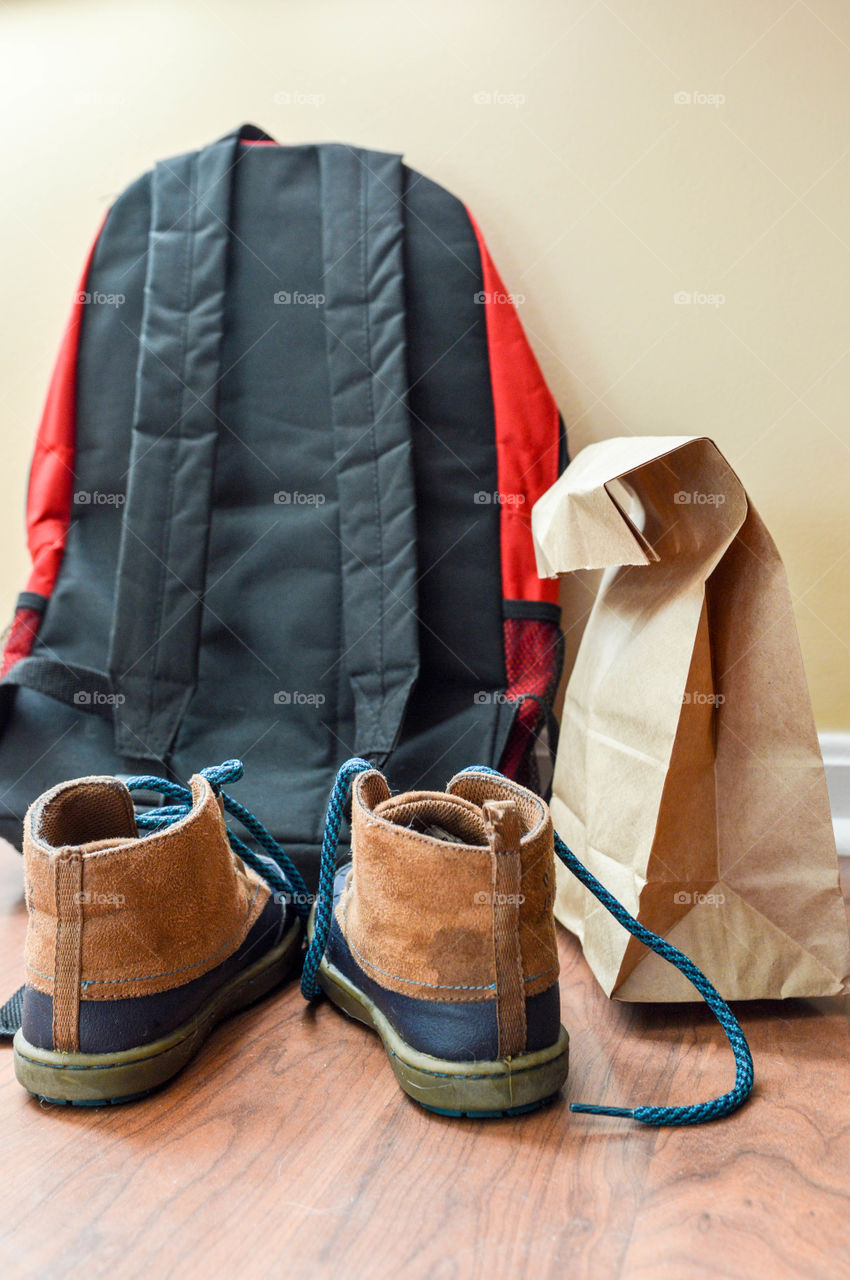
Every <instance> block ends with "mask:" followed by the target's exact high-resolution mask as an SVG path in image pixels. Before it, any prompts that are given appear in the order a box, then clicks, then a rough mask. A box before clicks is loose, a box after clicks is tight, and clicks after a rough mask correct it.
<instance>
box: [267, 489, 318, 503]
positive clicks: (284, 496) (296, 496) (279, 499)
mask: <svg viewBox="0 0 850 1280" xmlns="http://www.w3.org/2000/svg"><path fill="white" fill-rule="evenodd" d="M326 502H327V496H326V495H325V494H324V493H299V492H298V490H297V489H296V490H295V491H294V492H290V491H289V490H288V489H280V490H278V492H277V493H276V494H275V495H274V503H275V506H276V507H323V506H324V505H325V503H326Z"/></svg>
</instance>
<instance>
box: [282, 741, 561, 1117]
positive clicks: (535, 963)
mask: <svg viewBox="0 0 850 1280" xmlns="http://www.w3.org/2000/svg"><path fill="white" fill-rule="evenodd" d="M350 764H351V766H352V774H354V773H357V776H356V777H355V780H354V782H353V786H352V821H351V828H352V858H353V862H352V863H349V864H348V865H347V866H345V867H343V868H342V869H341V870H340V871H339V872H337V874H336V878H335V884H334V892H333V915H332V918H331V914H330V897H329V895H328V902H327V916H326V922H325V921H323V917H322V909H323V898H322V890H321V889H320V897H319V900H318V902H317V906H316V909H315V916H314V917H311V922H310V924H309V925H308V932H311V931H312V930H313V929H315V930H316V935H317V944H316V943H314V944H313V945H311V948H310V951H309V952H308V959H307V963H306V965H305V977H304V979H303V982H302V989H303V990H304V991H305V994H307V995H308V996H309V995H312V994H314V975H315V979H317V981H318V986H320V987H321V988H322V989H323V990H324V991H325V992H326V993H327V995H328V996H329V997H330V999H331V1000H332V1001H333V1002H334V1003H335V1004H337V1005H339V1007H340V1008H341V1009H343V1010H344V1011H345V1012H346V1013H348V1014H350V1015H351V1016H352V1017H353V1018H357V1019H358V1020H359V1021H360V1022H364V1023H366V1025H367V1026H370V1027H372V1028H374V1029H375V1030H376V1031H377V1032H378V1033H379V1035H380V1036H381V1039H382V1041H383V1043H384V1047H385V1049H386V1051H387V1054H388V1057H389V1059H390V1063H391V1065H392V1068H393V1071H394V1072H395V1075H396V1077H397V1079H398V1082H399V1084H400V1085H401V1087H402V1089H404V1090H405V1092H406V1093H408V1094H409V1095H410V1096H411V1097H412V1098H414V1099H415V1100H416V1101H417V1102H419V1103H421V1104H422V1105H423V1106H425V1107H427V1108H428V1109H430V1110H433V1111H438V1112H440V1113H443V1114H447V1115H471V1116H492V1115H510V1114H513V1113H516V1112H520V1111H527V1110H531V1109H533V1108H535V1107H537V1106H540V1105H541V1104H542V1103H544V1102H546V1101H548V1100H549V1099H550V1098H552V1097H553V1096H554V1095H555V1094H556V1093H557V1092H558V1090H559V1089H560V1088H561V1085H562V1084H563V1083H564V1081H565V1079H566V1076H567V1067H568V1037H567V1033H566V1031H565V1030H564V1029H563V1027H562V1026H561V1024H560V1002H559V992H558V952H557V947H556V943H555V928H554V917H553V914H552V905H553V900H554V893H555V867H554V852H553V832H552V820H551V818H550V816H549V810H548V808H547V806H546V805H545V804H544V802H543V801H542V800H541V799H540V798H539V797H538V796H536V795H534V794H533V793H532V792H530V791H527V790H525V788H523V787H520V786H518V785H516V784H515V783H512V782H509V781H508V780H507V779H505V778H502V777H499V776H494V775H492V774H490V773H488V772H486V771H483V770H482V771H481V772H477V771H467V772H464V773H461V774H459V775H458V776H457V777H455V778H454V779H453V780H452V781H451V782H450V783H449V785H448V787H447V789H446V791H445V792H428V791H414V792H408V793H406V794H403V795H397V796H391V795H390V790H389V787H388V786H387V783H386V781H385V779H384V778H383V776H382V775H381V774H380V773H378V772H377V771H376V770H374V769H372V770H369V771H368V772H362V771H360V772H358V770H361V769H364V768H365V765H364V762H362V761H352V762H350ZM337 808H338V809H340V811H341V806H339V805H338V806H337ZM337 826H338V815H335V812H334V801H333V799H332V801H331V810H330V811H329V829H330V831H331V837H330V839H329V841H328V854H329V857H330V860H331V861H330V865H331V866H332V860H333V856H334V854H335V845H336V835H335V834H334V832H335V828H336V827H337ZM322 935H323V936H322ZM322 953H323V954H322ZM319 955H321V956H322V958H321V962H319ZM314 962H315V963H314Z"/></svg>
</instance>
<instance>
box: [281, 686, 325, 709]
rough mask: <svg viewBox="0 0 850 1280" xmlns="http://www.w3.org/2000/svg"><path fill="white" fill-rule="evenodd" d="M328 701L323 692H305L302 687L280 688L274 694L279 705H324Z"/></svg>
mask: <svg viewBox="0 0 850 1280" xmlns="http://www.w3.org/2000/svg"><path fill="white" fill-rule="evenodd" d="M326 702H327V698H326V697H325V695H324V694H323V693H303V692H302V691H301V690H300V689H278V691H277V693H276V694H275V695H274V703H275V706H278V707H322V706H324V704H325V703H326Z"/></svg>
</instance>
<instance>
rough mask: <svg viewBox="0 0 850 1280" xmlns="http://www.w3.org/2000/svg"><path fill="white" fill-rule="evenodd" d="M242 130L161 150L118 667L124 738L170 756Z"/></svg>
mask: <svg viewBox="0 0 850 1280" xmlns="http://www.w3.org/2000/svg"><path fill="white" fill-rule="evenodd" d="M242 132H243V131H240V132H239V133H235V134H231V135H229V136H228V137H226V138H222V139H221V140H220V141H219V142H216V143H213V144H212V146H209V147H205V148H204V149H203V150H202V151H197V152H192V153H190V154H188V155H185V156H179V157H177V158H176V159H173V160H166V161H163V162H162V163H160V164H158V165H157V166H156V168H155V170H154V175H153V192H152V212H151V228H150V236H149V241H148V245H149V247H148V269H147V278H146V282H145V304H144V313H143V317H142V331H141V334H140V340H139V363H138V367H137V372H136V404H135V411H134V422H133V433H132V444H131V451H130V475H129V485H128V490H127V503H126V506H125V508H124V517H123V528H122V535H121V548H120V552H119V559H118V573H117V577H116V597H115V611H114V615H113V622H112V633H111V638H110V651H109V662H108V667H109V676H110V682H111V686H112V689H113V691H114V693H115V694H117V695H119V697H120V699H121V700H120V701H117V702H116V704H115V713H114V714H115V745H116V749H117V751H118V752H119V753H120V754H121V755H124V756H129V757H131V758H136V759H140V760H154V761H159V760H165V759H167V757H168V755H169V752H170V750H171V747H172V744H173V742H174V739H175V736H176V734H177V730H178V729H179V727H180V724H181V722H182V719H183V716H184V714H185V712H186V708H187V706H188V703H189V700H190V699H191V697H192V694H193V692H194V689H195V685H196V681H197V667H198V647H199V638H200V627H201V615H202V611H203V591H204V577H205V570H206V556H207V542H208V535H209V524H210V505H211V497H212V484H213V475H214V470H215V450H216V440H217V436H218V417H217V412H216V405H217V388H218V381H219V355H220V350H221V338H222V326H223V312H224V297H225V289H226V270H227V247H228V241H229V237H230V231H229V227H228V223H229V220H230V204H231V189H232V185H233V184H232V175H233V171H234V169H235V167H236V166H237V165H238V163H239V156H240V152H239V142H240V138H241V136H242Z"/></svg>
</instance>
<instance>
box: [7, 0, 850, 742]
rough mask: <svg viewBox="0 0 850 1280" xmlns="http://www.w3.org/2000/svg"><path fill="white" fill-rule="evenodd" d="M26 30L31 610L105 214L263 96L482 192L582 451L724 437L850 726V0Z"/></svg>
mask: <svg viewBox="0 0 850 1280" xmlns="http://www.w3.org/2000/svg"><path fill="white" fill-rule="evenodd" d="M0 47H2V59H3V62H2V67H3V70H2V77H0V96H2V98H3V99H4V101H3V102H2V111H0V127H2V130H3V149H2V154H3V161H4V163H3V176H4V183H3V198H2V202H0V255H2V275H0V278H2V283H3V291H4V295H5V296H4V311H5V315H6V316H7V317H8V318H9V319H8V320H7V323H6V325H5V329H4V337H5V340H4V342H3V344H2V388H1V390H2V397H3V405H4V411H3V429H2V433H0V451H2V452H0V484H2V493H3V497H4V499H5V501H4V503H3V505H2V508H0V521H2V524H0V533H2V537H3V549H4V554H3V557H2V562H0V605H2V607H3V610H4V611H5V612H7V613H8V612H9V610H10V609H11V605H12V601H13V598H14V595H15V592H16V590H17V588H18V585H19V584H20V583H21V582H22V580H23V579H24V577H25V575H26V566H27V561H26V555H25V551H24V543H23V534H22V495H23V489H24V483H25V477H26V471H27V465H28V456H29V452H30V447H31V441H32V436H33V431H34V428H35V424H36V422H37V418H38V414H39V412H40V407H41V400H42V397H43V393H44V389H45V386H46V383H47V378H48V374H49V370H50V367H51V364H52V360H53V356H54V353H55V348H56V345H57V342H58V339H59V335H60V331H61V328H62V325H63V323H64V319H65V315H66V311H67V305H68V301H69V299H70V297H71V294H72V291H73V288H74V285H75V282H76V278H77V274H78V272H79V269H80V266H81V263H82V260H83V257H84V254H85V252H86V249H87V247H88V244H89V241H90V239H91V236H92V235H93V233H94V231H95V229H96V227H97V225H98V223H99V221H100V218H101V216H102V213H103V211H104V210H105V209H106V207H107V206H108V204H109V202H110V201H111V200H112V198H113V197H114V196H115V194H116V193H117V192H118V191H119V190H120V189H121V188H122V186H123V185H124V184H125V183H126V182H128V181H129V180H130V179H132V178H133V177H135V176H136V174H137V173H139V172H141V171H142V170H143V169H145V168H146V167H148V166H149V165H150V163H151V162H152V161H153V160H154V159H155V158H158V157H162V156H165V155H169V154H172V153H175V152H177V151H180V150H183V149H188V148H191V147H195V146H197V145H199V144H202V143H204V142H206V141H209V140H211V139H212V138H214V137H216V136H217V135H218V134H220V133H222V132H225V131H226V130H227V129H229V128H230V127H231V126H232V125H233V124H235V123H237V122H240V121H243V120H251V121H254V122H255V123H257V124H261V125H263V126H264V127H265V128H266V129H267V130H268V131H269V132H271V133H273V134H274V135H275V136H276V137H277V138H278V139H279V140H280V141H282V142H300V141H305V140H321V139H337V138H342V139H345V140H347V141H353V142H357V143H361V144H366V145H369V146H373V147H378V148H386V149H393V150H401V151H404V153H405V154H406V156H407V159H408V161H409V163H410V164H411V165H413V166H414V167H417V168H420V169H422V170H423V171H424V172H425V173H427V174H428V175H429V176H431V177H432V178H435V179H437V180H438V181H440V182H442V183H444V184H445V185H447V186H448V187H450V188H451V189H453V190H454V191H455V192H456V193H458V194H459V195H460V196H462V197H463V198H464V199H465V200H466V201H467V202H468V203H469V204H470V206H471V207H472V208H473V209H474V210H475V212H476V215H477V217H478V219H479V221H480V222H481V223H482V226H483V229H484V231H485V233H486V234H487V236H488V238H489V241H490V247H491V249H492V251H493V253H494V256H495V258H496V260H497V262H498V264H499V266H500V268H501V270H502V273H503V275H504V276H505V279H506V283H507V285H508V287H509V288H510V289H512V290H514V291H518V292H522V293H524V294H525V295H526V296H527V301H526V302H525V303H524V304H523V307H522V312H521V313H522V316H523V319H524V321H525V323H526V326H527V329H528V331H529V334H530V336H531V339H532V342H533V344H534V346H535V349H536V351H537V353H538V355H539V357H540V360H541V362H542V364H543V366H544V369H545V372H546V375H547V377H548V378H549V380H550V383H551V385H552V387H553V389H554V390H555V392H556V394H557V397H558V399H559V401H560V404H561V406H562V408H563V410H564V413H565V416H566V419H567V423H568V425H569V426H570V428H571V443H572V448H573V450H576V449H578V448H579V447H580V446H581V445H583V444H586V443H587V442H588V441H590V440H593V439H598V438H599V437H601V436H605V435H610V434H614V433H623V432H638V433H660V434H667V433H670V434H673V433H683V432H686V433H705V434H707V435H710V436H712V437H713V438H714V439H715V440H716V441H717V442H718V444H719V445H720V447H721V448H722V449H723V450H724V452H725V453H726V454H727V455H728V457H729V458H730V460H731V461H732V463H733V465H734V466H735V467H736V469H737V470H738V471H739V473H740V475H741V476H742V478H743V480H744V483H745V484H746V486H747V488H748V489H749V492H750V494H751V496H752V498H753V500H754V502H755V503H756V504H757V506H758V507H759V510H760V511H761V514H762V515H763V516H764V518H765V519H766V521H767V524H768V526H769V528H770V529H771V530H772V532H773V534H774V536H775V538H776V540H777V542H778V544H779V548H780V551H781V552H782V555H783V556H784V558H785V562H786V564H787V566H788V573H789V576H790V580H791V588H792V591H793V593H794V598H795V606H796V614H797V621H798V625H799V628H800V633H801V637H802V642H803V648H804V655H805V660H806V666H807V670H808V674H809V679H810V681H811V685H812V690H813V695H814V701H815V712H816V717H817V720H818V724H819V726H820V727H821V728H822V729H829V728H850V681H848V678H847V673H848V639H847V635H848V631H850V627H848V623H850V607H848V575H850V510H848V489H850V430H848V424H847V417H848V409H847V406H848V400H849V399H850V313H849V312H848V295H850V226H848V210H850V132H849V131H848V122H849V120H850V5H848V4H846V3H842V2H841V0H798V2H797V3H791V4H790V5H789V3H788V0H746V2H745V0H711V2H710V3H709V0H704V2H703V3H696V2H695V0H684V2H683V0H655V2H654V3H652V2H651V0H643V2H642V3H641V2H638V0H597V2H596V3H594V2H593V0H563V2H561V3H557V2H556V0H548V2H547V0H525V2H524V3H514V4H503V3H494V2H493V0H453V2H452V3H446V2H445V0H439V2H438V3H429V4H408V3H405V2H404V0H398V2H397V3H394V4H393V3H374V2H369V0H364V2H363V3H352V2H349V3H341V2H338V3H332V2H330V0H312V2H308V0H299V2H296V3H285V2H282V0H278V3H274V4H272V3H264V2H262V0H260V2H255V3H250V2H249V0H242V2H241V3H237V2H235V0H196V2H195V3H171V4H167V3H163V2H162V0H144V2H139V0H128V2H123V3H118V2H117V0H113V3H111V4H110V3H94V2H92V0H90V2H89V3H83V2H78V0H59V2H57V3H53V4H51V3H45V2H43V0H27V2H26V3H23V2H20V3H15V0H5V3H4V4H3V5H2V6H0ZM677 94H678V95H683V94H684V95H690V96H691V101H690V102H687V101H685V102H682V101H679V102H677V101H676V95H677ZM287 96H288V98H289V101H287ZM487 96H489V99H490V100H489V101H480V98H481V97H485V98H486V97H487ZM477 99H479V100H477ZM679 291H685V292H687V293H695V292H697V293H700V294H705V295H709V294H714V295H718V294H719V295H723V298H724V301H723V302H722V303H721V304H720V305H717V306H714V305H707V304H704V303H696V304H694V303H691V304H690V305H677V304H676V303H675V302H674V295H675V294H676V293H677V292H679ZM574 592H575V594H576V595H577V597H578V598H580V599H586V598H587V591H586V589H585V588H584V587H582V586H581V585H577V586H576V587H575V588H574Z"/></svg>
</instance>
